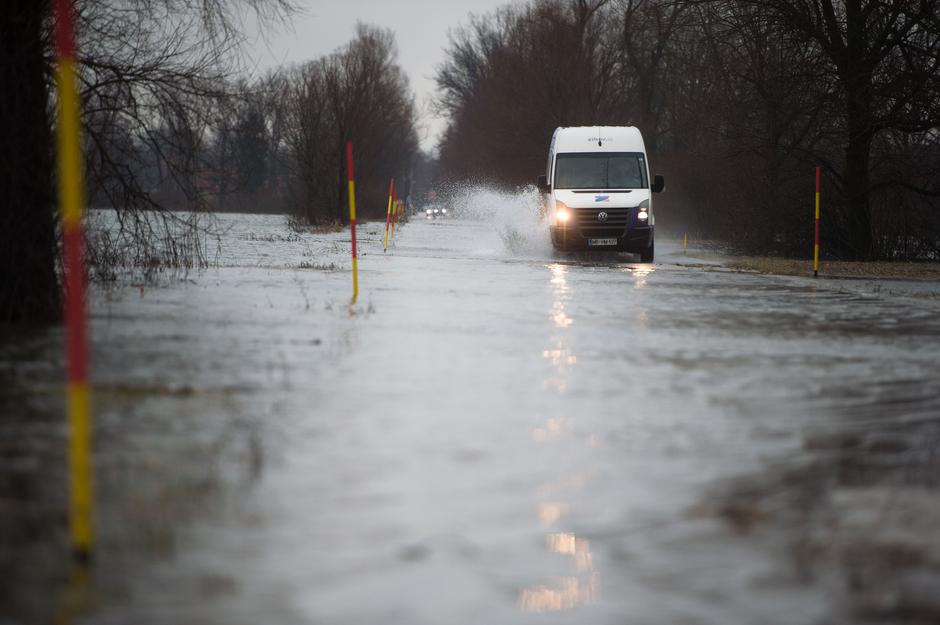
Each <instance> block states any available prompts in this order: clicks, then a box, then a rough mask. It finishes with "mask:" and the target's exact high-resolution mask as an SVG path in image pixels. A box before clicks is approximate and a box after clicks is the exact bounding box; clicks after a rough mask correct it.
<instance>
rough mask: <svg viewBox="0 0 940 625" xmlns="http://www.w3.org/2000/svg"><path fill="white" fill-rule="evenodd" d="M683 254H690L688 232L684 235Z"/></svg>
mask: <svg viewBox="0 0 940 625" xmlns="http://www.w3.org/2000/svg"><path fill="white" fill-rule="evenodd" d="M682 253H683V254H688V253H689V233H688V232H686V233H685V234H683V235H682Z"/></svg>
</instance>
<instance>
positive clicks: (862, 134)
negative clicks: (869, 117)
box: [845, 122, 872, 260]
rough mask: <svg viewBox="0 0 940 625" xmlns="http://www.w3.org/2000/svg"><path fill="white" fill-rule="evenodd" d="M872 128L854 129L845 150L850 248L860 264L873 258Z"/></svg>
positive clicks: (851, 127)
mask: <svg viewBox="0 0 940 625" xmlns="http://www.w3.org/2000/svg"><path fill="white" fill-rule="evenodd" d="M871 142H872V131H871V127H870V126H868V127H862V128H853V124H852V123H851V122H850V123H849V142H848V145H847V146H846V148H845V190H846V200H847V202H848V211H847V214H848V219H849V223H848V224H847V226H848V236H849V247H850V249H851V251H852V254H853V256H854V257H855V258H856V259H857V260H868V259H869V258H871V255H872V232H871V205H870V203H869V198H868V188H869V182H870V178H869V176H870V174H869V166H870V161H871Z"/></svg>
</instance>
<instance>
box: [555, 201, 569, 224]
mask: <svg viewBox="0 0 940 625" xmlns="http://www.w3.org/2000/svg"><path fill="white" fill-rule="evenodd" d="M570 220H571V209H570V208H568V205H567V204H565V203H564V202H562V201H556V202H555V222H556V223H560V224H564V223H568V222H569V221H570Z"/></svg>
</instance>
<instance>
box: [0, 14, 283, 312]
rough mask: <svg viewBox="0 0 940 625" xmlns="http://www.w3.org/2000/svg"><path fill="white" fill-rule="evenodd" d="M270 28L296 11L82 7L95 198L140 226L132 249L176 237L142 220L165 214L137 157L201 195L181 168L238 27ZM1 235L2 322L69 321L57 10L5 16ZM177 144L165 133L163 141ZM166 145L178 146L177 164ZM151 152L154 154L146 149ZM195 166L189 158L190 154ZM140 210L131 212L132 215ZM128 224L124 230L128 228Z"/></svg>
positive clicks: (198, 136)
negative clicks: (241, 22)
mask: <svg viewBox="0 0 940 625" xmlns="http://www.w3.org/2000/svg"><path fill="white" fill-rule="evenodd" d="M246 6H247V7H249V8H250V9H252V10H254V11H255V12H256V13H257V14H258V15H260V16H261V17H262V19H263V20H264V19H276V18H278V17H280V16H283V15H284V14H285V13H286V12H287V11H289V10H290V1H289V0H75V2H74V7H75V11H76V14H77V16H78V19H79V23H80V27H79V35H80V39H79V50H80V55H81V57H80V59H79V60H80V75H79V79H80V85H81V90H82V94H81V95H82V98H83V100H84V103H85V127H86V128H87V134H86V138H87V148H86V149H87V151H88V158H87V160H88V163H89V169H88V176H89V187H90V191H91V192H92V194H93V196H94V197H97V198H108V200H109V203H111V204H112V206H114V207H115V208H118V209H121V210H123V211H124V212H123V215H124V216H125V217H126V218H128V219H129V220H130V222H132V223H133V227H129V228H124V227H123V225H122V228H121V232H122V233H124V234H126V235H127V236H126V238H125V240H126V241H127V242H129V243H131V242H141V241H143V242H148V241H152V240H153V238H155V237H157V236H159V235H161V234H166V233H167V232H168V230H167V228H166V227H165V226H166V223H165V222H163V223H162V225H161V224H160V223H154V222H153V221H152V214H150V213H145V212H143V211H141V210H140V209H143V208H159V204H158V203H157V202H156V201H155V199H154V197H153V195H152V193H151V192H152V190H153V189H152V188H151V186H150V185H148V184H145V183H144V181H145V180H146V179H147V176H146V175H145V173H146V172H144V171H142V170H141V169H140V168H139V167H136V166H135V165H134V160H133V159H132V158H129V157H128V156H129V154H130V152H134V153H135V154H137V155H140V154H145V153H149V154H151V155H153V156H154V157H155V165H156V169H158V173H159V174H160V175H168V176H171V177H173V178H175V179H176V180H177V181H178V183H179V184H180V188H182V189H184V190H187V191H193V190H195V189H196V188H197V187H198V185H196V184H195V182H196V181H195V180H194V179H193V177H192V176H191V175H190V174H189V173H188V172H186V171H184V169H185V168H188V167H190V166H191V165H192V162H193V160H192V158H176V157H179V156H180V155H181V154H183V153H184V152H185V151H186V150H190V151H191V150H193V149H195V148H196V147H197V144H198V142H199V141H201V140H203V139H204V138H205V132H204V130H205V129H204V127H202V126H201V124H202V122H203V121H204V120H203V119H202V118H201V117H200V115H199V111H200V110H201V109H202V108H203V103H204V99H205V98H206V97H210V96H212V95H214V94H215V93H216V92H217V90H218V82H217V81H218V79H219V78H220V77H221V76H224V75H225V74H226V73H227V71H229V70H230V68H231V67H232V65H231V59H233V58H235V56H236V55H235V52H236V47H237V28H236V25H237V23H238V20H237V15H238V12H239V11H240V10H242V8H244V7H246ZM0 18H2V19H0V46H2V47H3V52H4V54H3V57H2V59H0V67H2V70H0V71H2V76H0V78H2V79H3V85H4V89H2V90H0V131H2V133H3V136H4V138H5V140H4V142H3V148H2V151H0V161H2V163H0V164H2V166H3V167H2V169H3V173H2V174H0V197H2V198H3V201H4V202H5V203H6V206H5V210H4V211H3V215H4V217H3V219H4V220H5V222H4V223H3V224H2V225H3V226H4V227H3V228H0V250H2V251H3V258H4V259H5V260H4V261H3V270H2V271H3V273H2V274H0V275H2V276H3V281H2V283H0V320H2V321H43V320H46V321H48V320H52V319H55V318H57V317H58V316H59V303H58V282H57V277H56V262H57V246H56V230H55V219H54V217H55V204H54V196H53V193H52V182H53V171H54V160H53V157H52V154H53V153H52V147H51V128H52V117H51V115H50V113H49V110H50V105H51V103H52V102H53V96H54V89H53V85H52V63H53V62H54V58H53V54H52V51H51V40H52V38H51V35H50V29H51V25H52V24H51V17H50V15H49V3H48V1H47V0H38V1H37V0H29V1H27V0H13V1H11V2H4V3H3V8H2V9H0ZM166 128H173V129H174V132H170V133H162V134H161V133H160V132H158V130H159V129H166ZM167 141H180V142H181V143H178V144H177V145H176V146H175V148H179V149H177V150H176V154H175V156H174V157H171V152H172V150H170V149H168V147H167V143H166V142H167ZM144 148H146V149H144ZM190 156H191V154H190ZM127 209H130V210H127ZM122 224H123V222H122Z"/></svg>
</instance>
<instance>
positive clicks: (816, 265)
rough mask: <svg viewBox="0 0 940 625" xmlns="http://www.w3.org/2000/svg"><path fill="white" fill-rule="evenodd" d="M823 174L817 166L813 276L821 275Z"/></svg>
mask: <svg viewBox="0 0 940 625" xmlns="http://www.w3.org/2000/svg"><path fill="white" fill-rule="evenodd" d="M821 174H822V167H820V166H819V165H817V166H816V223H815V228H814V236H813V238H814V243H813V277H814V278H818V277H819V182H820V178H821Z"/></svg>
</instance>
